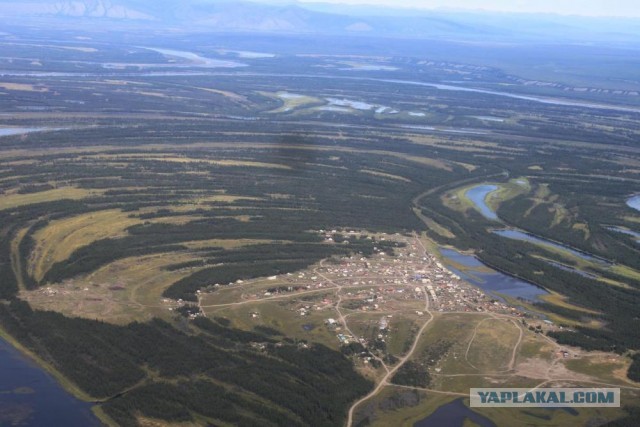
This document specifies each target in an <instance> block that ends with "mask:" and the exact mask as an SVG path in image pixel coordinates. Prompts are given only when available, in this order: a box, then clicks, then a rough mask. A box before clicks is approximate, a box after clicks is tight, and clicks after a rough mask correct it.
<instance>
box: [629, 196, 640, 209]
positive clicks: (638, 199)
mask: <svg viewBox="0 0 640 427" xmlns="http://www.w3.org/2000/svg"><path fill="white" fill-rule="evenodd" d="M627 206H629V207H630V208H631V209H635V210H637V211H640V194H638V195H637V196H633V197H632V198H630V199H629V200H627Z"/></svg>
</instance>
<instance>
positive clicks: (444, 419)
mask: <svg viewBox="0 0 640 427" xmlns="http://www.w3.org/2000/svg"><path fill="white" fill-rule="evenodd" d="M467 419H468V420H470V421H471V422H473V423H474V424H473V425H477V426H480V427H496V424H495V423H494V422H493V421H491V420H490V419H489V418H487V417H485V416H484V415H481V414H479V413H477V412H475V411H474V410H472V409H471V408H469V407H468V406H467V405H465V404H464V399H463V398H462V397H461V398H460V399H456V400H454V401H453V402H450V403H447V404H445V405H442V406H440V407H439V408H438V409H436V410H435V411H434V412H433V413H432V414H431V415H429V416H428V417H427V418H424V419H422V420H420V421H418V422H416V423H415V424H413V427H445V426H446V427H463V426H465V425H466V424H465V421H466V420H467Z"/></svg>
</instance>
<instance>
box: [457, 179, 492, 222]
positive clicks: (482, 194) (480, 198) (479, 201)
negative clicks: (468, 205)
mask: <svg viewBox="0 0 640 427" xmlns="http://www.w3.org/2000/svg"><path fill="white" fill-rule="evenodd" d="M497 189H498V186H497V185H492V184H482V185H476V186H475V187H472V188H470V189H468V190H467V192H466V193H464V196H465V197H466V198H467V199H469V200H471V201H472V202H473V204H474V205H475V206H476V208H477V209H478V210H479V211H480V213H481V214H482V216H484V217H485V218H487V219H490V220H492V221H498V215H496V213H495V212H494V211H493V210H492V209H491V208H490V207H489V206H487V197H488V196H489V194H490V193H492V192H494V191H496V190H497Z"/></svg>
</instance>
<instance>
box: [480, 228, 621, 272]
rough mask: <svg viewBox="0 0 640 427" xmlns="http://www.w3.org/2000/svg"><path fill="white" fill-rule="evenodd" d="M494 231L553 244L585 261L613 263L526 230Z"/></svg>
mask: <svg viewBox="0 0 640 427" xmlns="http://www.w3.org/2000/svg"><path fill="white" fill-rule="evenodd" d="M492 233H494V234H497V235H498V236H501V237H506V238H507V239H513V240H520V241H524V242H530V243H534V244H537V245H541V246H551V247H554V248H556V249H559V250H561V251H563V252H567V253H569V254H571V255H574V256H576V257H578V258H582V259H584V260H585V261H591V262H596V263H598V264H604V265H610V264H611V263H610V262H609V261H607V260H605V259H602V258H599V257H597V256H594V255H590V254H588V253H586V252H582V251H579V250H577V249H572V248H570V247H568V246H565V245H562V244H560V243H555V242H552V241H551V240H547V239H543V238H542V237H537V236H534V235H533V234H529V233H525V232H524V231H520V230H514V229H503V230H493V231H492Z"/></svg>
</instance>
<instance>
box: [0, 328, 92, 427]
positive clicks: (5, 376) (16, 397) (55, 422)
mask: <svg viewBox="0 0 640 427" xmlns="http://www.w3.org/2000/svg"><path fill="white" fill-rule="evenodd" d="M91 406H92V405H91V404H90V403H86V402H82V401H80V400H78V399H76V398H75V397H73V396H71V395H70V394H69V393H67V392H66V391H65V390H64V389H63V388H62V387H61V386H60V385H59V384H58V383H57V382H56V380H55V379H54V378H53V377H52V376H51V375H49V374H48V373H47V372H45V371H44V370H42V369H41V368H40V367H39V366H37V365H36V364H35V363H34V362H32V361H31V360H29V359H28V358H26V356H24V355H23V354H21V353H20V352H19V351H18V350H16V349H15V348H13V347H12V346H11V345H10V344H9V343H7V342H6V341H4V340H3V339H1V338H0V425H3V426H4V425H15V426H42V427H59V426H65V427H94V426H95V427H98V426H101V425H102V423H101V422H100V421H99V420H98V419H97V418H96V417H95V416H94V415H93V413H92V412H91Z"/></svg>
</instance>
